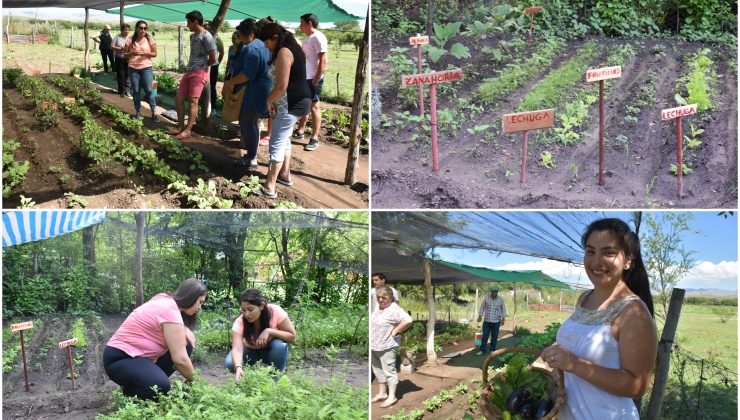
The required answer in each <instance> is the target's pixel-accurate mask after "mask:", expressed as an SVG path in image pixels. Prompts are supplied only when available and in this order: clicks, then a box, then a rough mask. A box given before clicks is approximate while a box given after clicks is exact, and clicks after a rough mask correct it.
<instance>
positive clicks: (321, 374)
mask: <svg viewBox="0 0 740 420" xmlns="http://www.w3.org/2000/svg"><path fill="white" fill-rule="evenodd" d="M124 319H125V317H123V316H118V315H104V316H102V321H103V322H102V324H103V325H102V327H101V330H97V329H95V328H91V327H90V326H89V325H88V328H87V332H88V335H89V336H88V345H87V348H86V350H85V351H84V353H83V364H82V366H80V367H79V368H76V369H75V389H72V381H71V380H70V379H68V377H67V376H68V375H69V367H68V365H67V353H66V351H64V350H60V349H58V348H57V343H59V342H60V341H64V340H66V339H68V338H69V337H67V336H65V334H67V332H68V331H70V330H71V324H72V322H73V321H74V318H72V317H67V316H61V317H59V316H57V317H47V318H45V319H44V322H43V326H42V327H41V328H40V329H37V330H34V329H31V330H26V334H25V336H26V338H25V342H26V357H27V361H28V381H29V385H30V392H26V391H25V385H24V379H23V367H22V364H21V362H20V359H21V358H20V356H19V357H18V361H17V363H16V364H15V366H14V369H13V370H12V371H11V372H10V373H7V374H4V375H3V386H2V389H3V410H2V411H3V418H4V419H49V418H54V419H69V420H72V419H75V420H77V419H94V418H95V415H96V414H97V413H109V412H110V411H111V398H110V397H111V394H112V392H113V391H114V390H116V389H117V387H118V386H117V385H116V384H115V383H113V382H112V381H111V380H110V379H108V376H107V375H106V374H105V370H104V369H103V360H102V358H103V350H104V349H105V345H106V343H107V342H108V340H109V339H110V337H111V335H113V333H114V332H115V330H116V329H118V326H119V325H120V324H121V322H123V320H124ZM73 349H74V350H73V352H74V353H75V354H76V353H77V349H76V348H73ZM291 351H297V350H294V349H291ZM225 356H226V354H223V355H220V354H207V355H206V357H205V358H204V360H201V361H196V362H194V363H193V365H194V367H195V368H196V369H199V370H200V372H201V377H202V378H203V379H204V380H206V381H208V382H209V383H212V384H222V383H225V382H226V381H229V380H232V375H231V374H230V373H228V372H227V371H226V370H225V369H224V367H223V359H224V357H225ZM298 356H299V355H298V354H293V355H291V357H290V360H289V362H288V367H287V369H286V374H287V375H290V372H291V371H293V372H299V371H305V372H306V373H308V374H310V375H312V376H313V377H315V378H316V381H318V382H324V381H327V380H328V379H329V378H330V377H332V376H333V377H339V378H343V379H344V380H345V381H347V383H348V384H349V385H351V386H356V387H364V386H367V377H368V362H367V356H358V355H356V354H351V353H347V352H346V351H340V352H339V353H337V354H336V355H334V356H332V357H334V358H335V359H336V362H333V363H332V362H330V361H329V359H328V358H327V357H325V356H324V355H323V353H322V352H320V351H313V352H311V353H309V354H307V355H306V357H305V358H303V357H298ZM300 356H302V355H300ZM174 378H177V379H180V380H182V377H180V376H179V374H178V373H175V375H173V379H174Z"/></svg>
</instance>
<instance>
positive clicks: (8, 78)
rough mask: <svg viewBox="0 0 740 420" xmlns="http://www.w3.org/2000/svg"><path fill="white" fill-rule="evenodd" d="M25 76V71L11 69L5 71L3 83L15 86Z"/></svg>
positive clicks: (16, 68) (15, 68)
mask: <svg viewBox="0 0 740 420" xmlns="http://www.w3.org/2000/svg"><path fill="white" fill-rule="evenodd" d="M22 75H23V70H21V69H20V68H18V67H9V68H4V69H3V82H8V83H10V84H12V85H15V82H16V80H18V78H19V77H20V76H22Z"/></svg>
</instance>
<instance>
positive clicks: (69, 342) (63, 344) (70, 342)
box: [59, 338, 77, 349]
mask: <svg viewBox="0 0 740 420" xmlns="http://www.w3.org/2000/svg"><path fill="white" fill-rule="evenodd" d="M74 344H77V339H76V338H70V339H69V340H65V341H62V342H60V343H59V348H60V349H63V348H65V347H69V346H72V345H74Z"/></svg>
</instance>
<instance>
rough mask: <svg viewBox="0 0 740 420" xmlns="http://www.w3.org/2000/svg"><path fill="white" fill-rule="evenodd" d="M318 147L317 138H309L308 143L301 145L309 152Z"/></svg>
mask: <svg viewBox="0 0 740 420" xmlns="http://www.w3.org/2000/svg"><path fill="white" fill-rule="evenodd" d="M318 148H319V139H311V140H309V141H308V144H307V145H305V146H303V150H308V151H309V152H310V151H311V150H316V149H318Z"/></svg>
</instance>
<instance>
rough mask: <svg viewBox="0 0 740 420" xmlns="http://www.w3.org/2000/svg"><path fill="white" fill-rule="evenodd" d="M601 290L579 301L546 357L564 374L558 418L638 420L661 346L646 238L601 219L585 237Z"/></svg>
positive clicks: (587, 261) (588, 265) (591, 275)
mask: <svg viewBox="0 0 740 420" xmlns="http://www.w3.org/2000/svg"><path fill="white" fill-rule="evenodd" d="M581 244H582V245H583V249H584V250H585V254H584V256H583V268H584V270H585V271H586V275H587V276H588V279H589V280H590V281H591V284H593V285H594V288H593V289H592V290H589V291H587V292H585V293H583V294H582V295H581V296H580V297H579V298H578V303H577V305H576V308H575V311H574V312H573V314H572V315H571V316H570V318H568V319H566V320H565V322H563V325H562V326H561V327H560V329H559V330H558V334H557V337H556V342H555V344H553V345H551V346H550V347H547V348H546V349H544V350H542V354H541V356H542V359H543V360H544V361H545V362H546V363H547V364H548V365H550V366H551V367H553V368H557V369H560V370H562V371H563V372H565V392H566V394H567V395H568V398H566V399H565V404H564V405H563V407H561V408H560V413H559V415H558V418H559V419H565V420H572V419H584V420H589V419H593V420H596V419H598V420H601V419H614V420H616V419H635V420H636V419H639V418H640V411H639V407H638V406H637V405H636V403H635V402H634V401H633V398H636V399H639V398H640V397H642V395H643V394H644V393H645V391H646V390H647V388H648V386H649V385H650V382H651V381H650V377H651V376H652V373H653V368H654V367H655V358H656V353H657V348H658V338H657V337H658V333H657V330H656V328H655V321H654V320H653V298H652V295H651V294H650V283H649V280H648V274H647V270H646V269H645V264H644V263H643V261H642V255H641V253H640V239H639V238H638V236H637V234H636V233H635V232H633V231H632V229H630V227H629V225H627V223H625V222H623V221H622V220H619V219H601V220H597V221H595V222H593V223H591V224H590V225H589V226H588V227H587V228H586V231H585V232H584V234H583V236H581Z"/></svg>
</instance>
